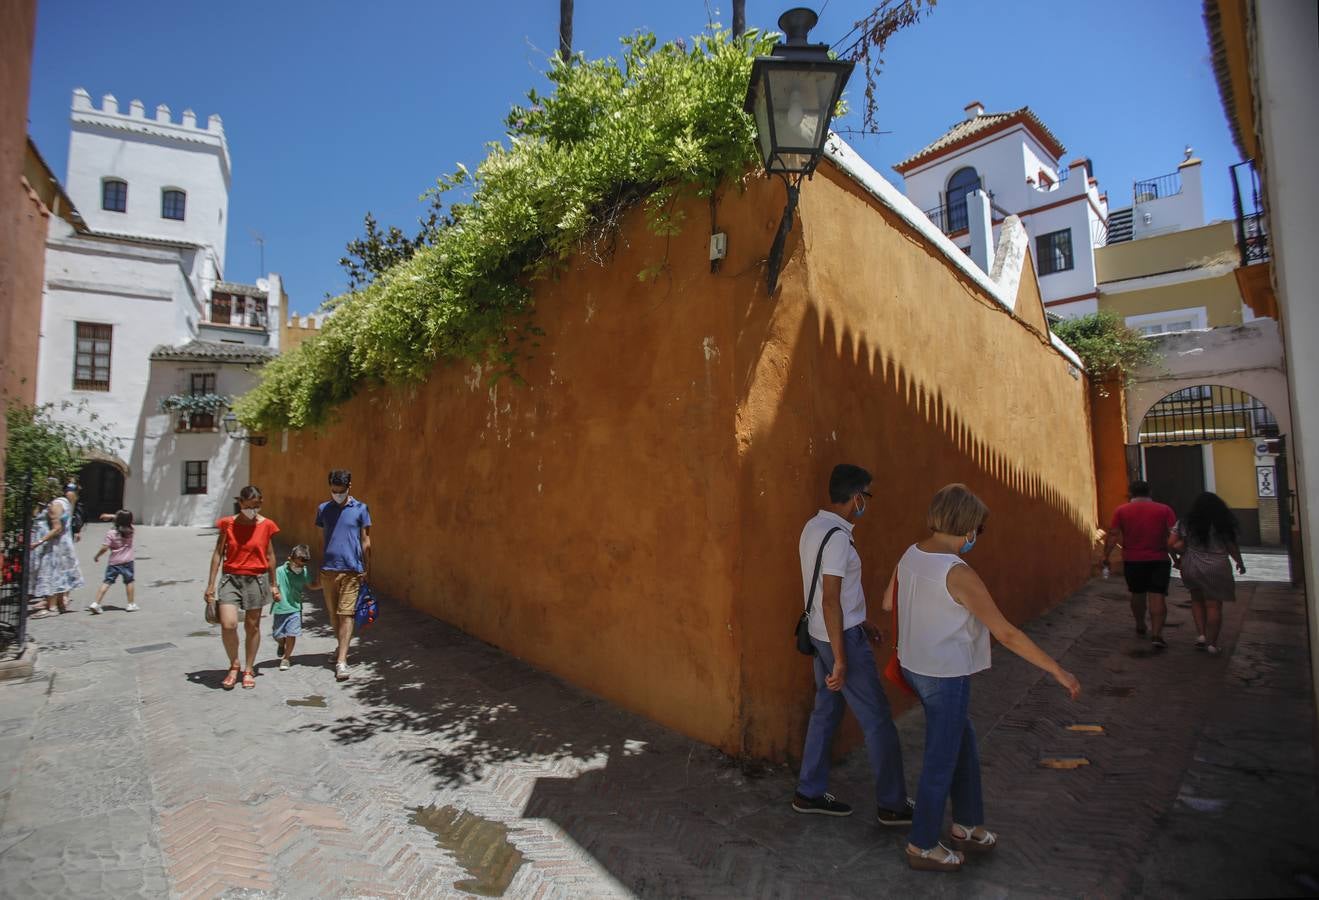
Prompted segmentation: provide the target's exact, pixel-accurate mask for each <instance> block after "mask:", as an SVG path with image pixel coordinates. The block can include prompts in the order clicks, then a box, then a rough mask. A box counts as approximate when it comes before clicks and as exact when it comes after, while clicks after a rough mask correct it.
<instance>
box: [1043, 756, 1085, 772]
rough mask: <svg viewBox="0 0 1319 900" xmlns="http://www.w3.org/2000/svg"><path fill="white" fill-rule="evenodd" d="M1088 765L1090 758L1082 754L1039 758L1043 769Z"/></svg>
mask: <svg viewBox="0 0 1319 900" xmlns="http://www.w3.org/2000/svg"><path fill="white" fill-rule="evenodd" d="M1088 765H1090V760H1088V759H1086V758H1085V757H1084V756H1046V757H1044V758H1043V759H1041V760H1040V766H1041V767H1042V768H1045V769H1079V768H1081V767H1082V766H1088Z"/></svg>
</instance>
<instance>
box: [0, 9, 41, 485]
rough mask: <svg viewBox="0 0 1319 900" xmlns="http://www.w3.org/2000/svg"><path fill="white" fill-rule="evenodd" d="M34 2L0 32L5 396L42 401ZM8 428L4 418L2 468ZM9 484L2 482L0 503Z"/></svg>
mask: <svg viewBox="0 0 1319 900" xmlns="http://www.w3.org/2000/svg"><path fill="white" fill-rule="evenodd" d="M36 23H37V4H36V0H16V2H12V3H7V4H5V23H4V28H3V29H0V397H15V398H18V399H21V400H23V401H26V402H28V403H31V402H32V401H33V400H34V399H35V397H36V380H37V339H38V336H39V333H40V329H41V291H42V281H43V276H44V273H45V266H46V227H47V226H46V222H47V218H48V214H47V212H46V211H45V209H44V207H43V206H42V205H41V203H40V200H39V198H38V197H37V196H36V195H35V194H34V193H33V192H32V190H30V189H29V187H28V186H27V185H26V184H25V183H24V180H23V168H24V164H25V162H26V157H27V105H28V84H29V82H30V79H31V67H32V41H33V38H34V35H35V33H36ZM6 438H7V435H6V426H5V421H4V416H3V415H0V470H2V469H3V468H4V458H5V442H6ZM3 494H4V485H3V484H0V498H2V497H3Z"/></svg>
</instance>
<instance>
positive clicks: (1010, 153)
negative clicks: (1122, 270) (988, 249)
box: [900, 104, 1108, 316]
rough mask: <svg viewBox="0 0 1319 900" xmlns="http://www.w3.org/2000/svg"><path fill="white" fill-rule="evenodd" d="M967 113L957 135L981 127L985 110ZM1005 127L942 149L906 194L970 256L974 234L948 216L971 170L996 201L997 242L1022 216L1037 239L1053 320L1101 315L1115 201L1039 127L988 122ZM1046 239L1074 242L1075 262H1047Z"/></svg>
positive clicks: (975, 107)
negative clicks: (1064, 158) (1008, 223)
mask: <svg viewBox="0 0 1319 900" xmlns="http://www.w3.org/2000/svg"><path fill="white" fill-rule="evenodd" d="M966 113H967V116H968V118H967V119H966V120H965V121H964V122H963V123H960V124H959V125H957V126H954V131H953V132H950V135H955V134H956V133H957V130H958V129H959V128H963V129H964V128H974V127H976V126H975V123H976V121H977V119H978V118H979V117H981V116H983V113H984V110H983V107H981V106H979V104H971V105H969V106H968V107H967V108H966ZM999 119H1002V120H1004V121H1003V123H1002V124H994V125H990V126H989V127H988V128H987V129H986V132H985V134H984V136H983V137H975V135H974V134H973V135H972V137H974V138H975V139H973V140H969V141H967V140H963V141H961V142H959V141H957V140H954V141H953V142H952V143H953V146H950V147H948V148H946V149H945V148H939V149H936V150H935V151H933V152H932V153H930V154H929V156H928V158H927V159H925V160H923V161H922V160H919V158H918V159H917V162H916V164H915V165H913V166H911V167H909V168H906V171H905V172H903V177H904V191H905V193H906V194H907V196H908V197H910V198H911V199H912V201H913V202H914V203H915V204H916V205H917V206H919V207H920V208H921V209H922V210H927V211H935V217H936V219H940V220H941V221H939V224H940V225H941V226H942V227H944V228H945V230H946V231H947V232H949V237H951V238H952V239H953V241H954V242H956V243H957V244H958V246H959V247H961V248H962V249H964V250H967V251H968V252H970V251H971V249H972V235H971V234H970V230H969V229H968V230H963V229H961V228H960V227H956V226H960V225H961V224H962V223H961V216H960V215H957V216H949V215H948V214H947V212H946V208H947V205H948V202H949V188H950V186H951V184H952V182H953V181H954V180H955V178H957V177H965V172H964V170H966V169H968V168H970V169H972V170H974V172H975V174H976V176H978V178H979V183H980V185H981V187H982V188H983V189H984V190H986V191H988V192H990V193H992V195H993V198H992V199H993V210H992V224H993V229H994V233H993V235H992V242H994V243H997V241H998V239H999V229H1000V228H1001V225H1002V221H1003V219H1004V217H1005V216H1007V215H1016V216H1018V217H1019V218H1020V220H1021V223H1022V225H1024V226H1025V228H1026V233H1027V234H1028V235H1029V237H1030V247H1031V253H1032V255H1033V257H1034V260H1035V267H1036V273H1037V276H1038V278H1039V284H1040V293H1041V296H1042V297H1043V299H1044V302H1045V304H1046V306H1048V307H1049V309H1050V312H1053V313H1058V314H1061V315H1064V316H1071V315H1078V314H1081V313H1085V312H1091V311H1093V310H1094V309H1096V308H1097V294H1096V292H1095V264H1094V254H1093V247H1094V246H1096V245H1097V244H1099V245H1102V243H1103V238H1104V223H1105V222H1106V221H1107V218H1108V200H1107V197H1105V196H1104V195H1103V194H1102V193H1101V192H1100V190H1099V184H1098V182H1097V181H1096V180H1095V179H1094V178H1092V177H1090V175H1089V168H1088V163H1087V162H1086V161H1085V160H1075V161H1073V162H1072V163H1071V164H1070V166H1063V165H1062V163H1061V160H1060V158H1059V154H1060V153H1061V152H1062V149H1063V148H1062V146H1061V144H1057V143H1056V141H1050V140H1049V138H1050V137H1051V136H1049V135H1048V134H1047V132H1044V131H1043V130H1042V126H1039V125H1038V124H1036V123H1037V122H1038V120H1035V119H1033V117H1032V116H1030V115H1029V114H1028V113H1024V112H1023V111H1017V112H1016V113H1013V114H1011V115H1010V116H1009V114H1001V113H1000V114H991V115H990V116H989V117H987V118H984V119H980V121H990V122H993V121H995V120H999ZM941 140H942V139H941ZM936 143H937V142H936ZM900 168H902V167H900ZM959 173H962V175H961V176H959ZM1041 235H1057V237H1056V238H1055V240H1060V241H1065V242H1068V244H1069V246H1070V257H1065V255H1063V254H1061V253H1059V254H1056V255H1055V259H1054V260H1049V261H1046V260H1042V259H1041V256H1042V248H1041V246H1040V244H1039V242H1038V240H1037V239H1038V238H1039V237H1040V236H1041Z"/></svg>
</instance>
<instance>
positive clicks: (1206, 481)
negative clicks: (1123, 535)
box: [1138, 384, 1290, 546]
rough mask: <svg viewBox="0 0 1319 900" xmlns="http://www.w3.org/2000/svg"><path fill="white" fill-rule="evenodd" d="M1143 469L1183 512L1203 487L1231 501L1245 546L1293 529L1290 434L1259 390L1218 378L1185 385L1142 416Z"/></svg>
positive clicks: (1159, 496)
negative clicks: (1249, 390) (1228, 384)
mask: <svg viewBox="0 0 1319 900" xmlns="http://www.w3.org/2000/svg"><path fill="white" fill-rule="evenodd" d="M1138 441H1139V446H1140V456H1141V473H1142V476H1143V477H1144V479H1145V480H1146V481H1148V482H1149V484H1150V493H1151V495H1152V496H1153V497H1154V499H1156V500H1158V501H1160V502H1162V503H1166V504H1168V505H1169V506H1171V507H1172V508H1173V509H1174V510H1175V511H1176V512H1177V514H1178V515H1179V516H1180V515H1182V514H1183V513H1185V511H1186V510H1187V509H1189V508H1190V505H1191V502H1192V501H1193V500H1194V499H1195V497H1196V496H1197V495H1198V494H1200V493H1201V492H1202V491H1213V492H1214V493H1216V494H1218V495H1219V496H1220V497H1222V498H1223V500H1224V501H1226V502H1227V505H1228V506H1229V507H1230V508H1231V509H1232V511H1233V512H1234V513H1235V514H1236V516H1237V521H1238V523H1239V525H1240V533H1239V535H1238V537H1239V541H1240V543H1241V544H1243V545H1247V546H1261V545H1262V546H1281V545H1283V544H1284V543H1285V542H1286V540H1287V536H1288V534H1289V531H1290V523H1289V521H1288V512H1289V510H1288V504H1287V496H1288V490H1287V466H1286V462H1285V452H1286V449H1285V448H1286V442H1285V438H1284V436H1283V435H1282V434H1281V432H1280V430H1279V427H1278V420H1277V419H1276V418H1275V417H1274V415H1273V413H1272V412H1271V411H1270V410H1269V408H1268V407H1267V406H1265V405H1264V404H1263V403H1261V402H1260V401H1259V400H1258V399H1256V398H1255V397H1254V396H1252V395H1250V394H1248V393H1246V392H1245V391H1242V390H1238V389H1236V388H1231V387H1226V386H1224V385H1218V384H1197V385H1192V386H1189V387H1183V388H1180V389H1178V390H1176V391H1173V392H1172V393H1170V394H1167V395H1166V396H1164V397H1163V398H1162V399H1161V400H1159V402H1157V403H1155V404H1154V405H1153V406H1151V407H1150V409H1149V411H1148V412H1147V413H1146V414H1145V417H1144V418H1143V419H1142V420H1141V423H1140V436H1139V438H1138Z"/></svg>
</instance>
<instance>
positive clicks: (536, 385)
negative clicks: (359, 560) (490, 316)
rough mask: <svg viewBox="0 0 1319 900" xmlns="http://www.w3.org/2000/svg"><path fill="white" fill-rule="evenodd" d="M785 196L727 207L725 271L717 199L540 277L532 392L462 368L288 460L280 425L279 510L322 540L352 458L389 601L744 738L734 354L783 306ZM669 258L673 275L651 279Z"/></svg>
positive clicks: (591, 685) (365, 412) (263, 479)
mask: <svg viewBox="0 0 1319 900" xmlns="http://www.w3.org/2000/svg"><path fill="white" fill-rule="evenodd" d="M780 190H781V189H780ZM771 194H772V191H771V189H770V186H768V185H764V184H761V185H758V186H757V188H756V189H753V191H752V193H751V195H749V196H748V197H746V198H739V197H736V196H733V197H729V198H727V199H725V202H724V203H723V204H721V207H720V213H719V215H720V227H722V228H726V229H727V230H728V232H729V233H730V234H731V235H735V236H736V237H735V238H734V239H733V240H731V241H730V244H731V251H732V252H731V255H730V258H729V259H727V260H725V261H724V263H725V264H724V266H723V269H722V271H721V272H720V273H719V274H718V275H711V273H710V270H709V263H708V262H707V261H706V260H707V259H708V254H707V245H708V241H709V229H708V223H709V215H710V213H709V204H708V202H705V201H701V202H692V203H689V204H687V205H686V208H685V210H684V211H685V212H686V213H687V215H688V220H687V221H688V227H686V228H685V229H684V231H683V233H682V234H681V235H680V236H678V237H675V238H673V239H672V241H668V240H665V239H662V238H658V237H655V236H653V235H651V234H650V233H649V232H648V231H647V230H646V229H645V227H644V224H643V222H642V216H641V212H640V210H636V211H634V212H633V213H632V214H631V215H630V216H629V217H628V219H627V221H626V222H625V224H624V227H623V232H622V235H621V236H620V239H619V240H618V241H617V245H616V250H615V254H614V256H613V258H612V260H611V261H610V263H609V265H608V267H601V266H599V265H596V264H594V263H591V262H589V261H586V260H585V259H584V258H578V259H576V260H574V261H573V262H572V263H571V264H570V265H569V266H568V268H567V269H566V270H565V271H563V272H562V273H561V274H560V276H559V277H558V278H557V279H555V280H551V281H546V282H542V283H540V284H539V285H538V287H537V291H536V300H535V322H536V324H537V325H538V326H539V327H540V328H542V329H543V330H544V331H545V333H546V334H545V337H544V338H542V339H541V346H540V348H539V349H538V350H536V351H534V352H535V358H534V359H531V360H524V361H523V362H522V363H521V366H520V374H521V375H522V377H523V378H524V379H525V380H526V384H525V385H517V384H514V383H513V382H512V381H509V380H503V381H500V382H498V383H495V384H492V383H491V382H490V376H491V371H490V370H489V369H485V368H482V367H479V366H476V365H473V364H471V363H467V364H457V363H454V364H445V365H440V366H437V367H436V369H435V371H434V373H433V374H432V376H431V377H430V379H429V380H428V381H427V382H426V383H425V384H422V385H417V386H415V387H411V388H397V389H377V390H371V391H367V392H364V393H363V394H362V395H360V396H358V397H357V398H356V399H354V400H353V401H352V402H350V403H349V404H348V405H347V406H346V407H345V408H344V409H343V410H342V414H341V417H340V424H338V425H336V426H334V427H332V428H330V429H329V430H328V431H327V432H326V434H325V435H323V436H316V435H312V434H303V435H298V434H290V435H289V438H288V452H281V447H282V446H283V442H282V436H281V435H278V434H275V435H271V436H270V443H269V444H268V445H267V446H266V447H265V448H264V449H254V450H253V452H252V473H253V474H252V477H253V480H254V482H255V483H256V484H258V485H261V486H262V487H264V488H265V489H266V495H267V497H268V498H269V499H267V501H266V503H265V506H266V510H267V512H268V513H269V514H270V515H272V516H274V517H275V519H276V520H277V521H278V522H279V524H280V527H281V528H282V529H284V531H285V533H286V535H288V536H289V537H290V539H292V538H293V537H296V538H297V539H298V540H302V541H306V542H308V543H309V544H311V545H312V546H313V547H314V548H316V549H317V551H318V552H319V546H320V543H319V540H318V538H317V536H316V535H314V534H313V528H312V521H313V509H314V504H316V503H317V502H319V501H321V500H322V499H324V498H326V497H327V496H328V495H327V494H326V493H325V491H326V486H325V473H326V471H327V470H328V469H330V468H336V467H342V468H349V469H352V470H353V472H354V480H355V487H354V493H356V494H358V495H359V496H361V497H362V498H363V499H365V500H366V501H367V502H368V503H369V504H370V506H371V510H372V517H373V520H374V522H375V525H374V527H373V530H372V538H373V543H374V546H375V550H374V551H373V552H374V553H375V562H374V563H373V569H374V570H375V572H376V573H377V574H376V576H375V577H376V580H377V582H378V584H379V586H380V588H381V589H382V590H383V591H384V592H385V594H386V595H388V596H390V597H397V598H401V599H403V600H404V601H405V602H407V603H409V604H411V605H413V606H415V607H417V608H419V609H422V610H424V611H426V612H428V613H430V614H432V615H435V616H437V617H439V618H441V619H444V620H445V621H447V622H451V623H453V624H454V625H456V626H458V627H459V628H462V629H463V630H465V631H467V632H469V633H471V634H474V635H476V636H477V637H479V638H482V639H483V640H486V641H489V642H491V643H493V644H496V645H498V646H500V647H502V648H504V649H505V650H508V651H509V652H511V653H513V654H515V655H516V656H518V657H520V658H522V659H525V660H527V661H529V662H531V663H532V664H534V665H537V666H540V667H542V668H544V669H547V670H549V671H551V672H554V673H555V674H557V675H560V676H562V677H563V678H566V679H567V680H569V681H572V682H573V683H575V684H578V685H581V686H582V687H585V688H586V689H588V690H591V691H594V692H595V693H597V694H599V695H601V696H603V697H605V698H608V699H609V700H612V701H614V702H616V703H618V704H620V705H622V706H625V707H627V708H629V709H632V710H634V711H637V712H639V713H642V714H643V715H646V716H648V717H650V718H652V719H654V720H656V721H658V722H661V723H663V724H665V725H668V726H671V727H674V728H677V729H678V730H680V731H683V732H685V733H687V734H690V735H693V736H696V737H698V738H700V739H701V740H704V741H707V742H709V743H711V744H715V745H718V746H721V747H725V748H733V747H734V746H735V742H736V736H737V708H738V697H737V692H738V689H739V682H738V677H737V665H738V661H739V658H740V653H739V651H738V640H739V623H738V622H737V621H736V619H735V617H734V608H733V602H734V581H733V579H734V573H735V566H736V560H737V554H738V552H739V551H738V542H739V536H740V530H739V521H740V513H739V510H738V508H737V503H738V495H737V481H736V471H737V447H736V444H735V440H734V430H733V422H734V415H735V412H734V411H735V404H736V385H735V383H734V380H733V372H734V371H735V367H734V360H733V353H734V339H735V335H736V334H737V330H738V325H739V322H740V321H742V320H743V319H745V318H746V316H747V315H748V313H749V310H750V309H751V308H752V307H754V306H756V305H758V304H764V303H767V302H768V301H767V300H765V299H764V298H763V297H762V296H760V295H759V294H757V292H756V287H757V283H758V282H757V278H758V275H759V268H758V266H757V264H756V257H757V255H759V256H763V255H764V252H765V248H766V247H768V245H769V241H770V240H771V239H772V237H773V228H774V227H775V225H776V224H777V219H774V220H773V221H770V218H771V213H770V212H769V211H768V207H769V206H770V205H772V201H768V200H767V197H769V196H770V195H771ZM780 196H781V195H780ZM778 203H779V204H780V206H781V203H782V201H781V199H780V200H778ZM753 234H755V235H756V236H755V237H753ZM761 234H768V237H765V238H764V239H763V240H762V239H761V238H760V236H759V235H761ZM666 254H667V258H668V260H669V266H668V268H667V269H666V270H665V271H663V272H662V273H661V274H660V276H659V277H658V278H657V279H656V280H654V281H653V282H642V281H640V280H639V279H638V278H637V273H638V272H640V271H641V270H642V269H644V268H646V267H648V266H651V265H653V264H655V263H656V262H659V261H660V260H663V259H664V258H665V257H666ZM761 284H762V285H763V282H761ZM760 290H761V293H763V286H762V287H761V289H760ZM272 485H278V489H277V490H273V491H272V490H271V489H270V486H272ZM383 614H384V615H388V609H387V608H386V609H385V611H384V612H383Z"/></svg>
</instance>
